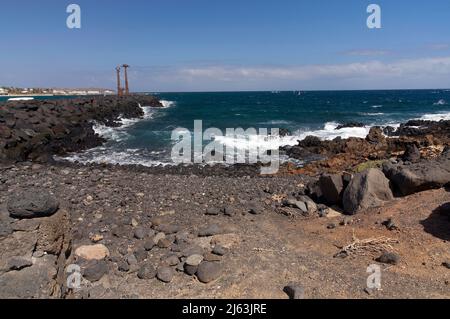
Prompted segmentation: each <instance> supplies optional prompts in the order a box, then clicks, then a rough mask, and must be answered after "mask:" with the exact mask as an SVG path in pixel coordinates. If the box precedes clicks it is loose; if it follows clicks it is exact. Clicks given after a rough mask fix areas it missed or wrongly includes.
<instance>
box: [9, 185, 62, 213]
mask: <svg viewBox="0 0 450 319" xmlns="http://www.w3.org/2000/svg"><path fill="white" fill-rule="evenodd" d="M7 207H8V211H9V213H10V215H11V217H14V218H35V217H48V216H51V215H53V214H54V213H55V212H56V211H57V210H58V208H59V202H58V200H57V199H56V198H55V197H54V196H53V195H52V194H50V193H49V192H48V191H45V190H42V189H29V190H26V191H23V192H17V193H15V194H13V195H12V196H11V197H10V198H9V200H8V203H7Z"/></svg>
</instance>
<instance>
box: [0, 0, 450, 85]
mask: <svg viewBox="0 0 450 319" xmlns="http://www.w3.org/2000/svg"><path fill="white" fill-rule="evenodd" d="M70 3H76V4H79V5H80V6H81V10H82V15H81V18H82V28H81V29H80V30H70V29H68V28H67V27H66V18H67V16H68V14H67V13H66V7H67V6H68V5H69V4H70ZM371 3H376V4H379V5H380V6H381V9H382V29H379V30H373V29H372V30H370V29H368V28H367V26H366V19H367V17H368V15H369V14H368V13H366V8H367V6H368V5H369V4H371ZM0 15H1V16H0V61H1V62H2V63H1V65H2V68H1V72H0V86H1V85H5V86H6V85H8V86H9V85H15V86H22V87H29V86H42V87H44V86H53V87H109V88H114V87H115V76H114V67H115V66H116V65H117V64H122V63H128V64H130V65H131V66H132V68H131V69H130V78H131V79H130V82H131V86H132V89H134V90H141V91H220V90H283V89H288V90H290V89H298V90H311V89H320V90H322V89H380V88H387V89H394V88H440V87H442V88H443V87H445V88H448V87H450V32H449V30H450V1H448V0H433V1H419V0H383V1H382V0H371V1H364V0H345V1H342V0H285V1H283V0H277V1H275V0H259V1H255V0H227V1H224V0H221V1H218V0H146V1H144V0H142V1H141V0H130V1H128V2H124V1H108V0H95V1H94V0H71V1H64V0H42V1H34V0H28V1H23V0H16V1H8V2H6V1H4V2H2V5H1V13H0Z"/></svg>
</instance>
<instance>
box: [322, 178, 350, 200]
mask: <svg viewBox="0 0 450 319" xmlns="http://www.w3.org/2000/svg"><path fill="white" fill-rule="evenodd" d="M319 186H320V190H321V193H322V196H323V199H324V201H325V202H326V203H327V204H328V205H336V204H340V203H341V200H342V192H343V191H344V183H343V180H342V175H340V174H333V175H330V174H324V175H322V176H321V177H320V179H319Z"/></svg>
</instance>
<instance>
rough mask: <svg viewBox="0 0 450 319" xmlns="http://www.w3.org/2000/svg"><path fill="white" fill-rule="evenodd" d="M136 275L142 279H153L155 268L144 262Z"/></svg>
mask: <svg viewBox="0 0 450 319" xmlns="http://www.w3.org/2000/svg"><path fill="white" fill-rule="evenodd" d="M137 276H138V278H139V279H144V280H149V279H153V278H155V277H156V269H155V267H153V266H152V265H150V264H145V265H143V266H142V267H141V268H140V269H139V271H138V273H137Z"/></svg>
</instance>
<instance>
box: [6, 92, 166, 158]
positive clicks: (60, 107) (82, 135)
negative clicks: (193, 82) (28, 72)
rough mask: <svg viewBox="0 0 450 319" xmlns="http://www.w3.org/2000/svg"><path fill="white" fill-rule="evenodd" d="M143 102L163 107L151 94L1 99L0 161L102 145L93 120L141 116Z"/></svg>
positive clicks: (103, 121)
mask: <svg viewBox="0 0 450 319" xmlns="http://www.w3.org/2000/svg"><path fill="white" fill-rule="evenodd" d="M140 105H143V106H152V107H162V104H161V103H160V102H159V100H158V99H156V98H155V97H153V96H148V95H131V96H126V97H116V96H105V97H92V98H77V99H63V100H43V101H40V100H33V101H10V102H4V103H0V161H3V162H17V161H18V162H20V161H26V160H32V161H34V162H40V163H42V162H48V161H52V156H53V155H65V154H67V153H70V152H79V151H82V150H86V149H89V148H93V147H96V146H99V145H101V144H102V143H103V142H104V139H102V138H101V137H100V136H98V135H97V134H95V132H94V130H93V128H92V126H93V122H94V121H95V122H97V123H101V124H104V125H106V126H111V127H115V126H120V124H119V123H118V120H119V118H125V119H130V118H140V117H142V116H143V115H144V113H143V110H142V108H141V107H140Z"/></svg>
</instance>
